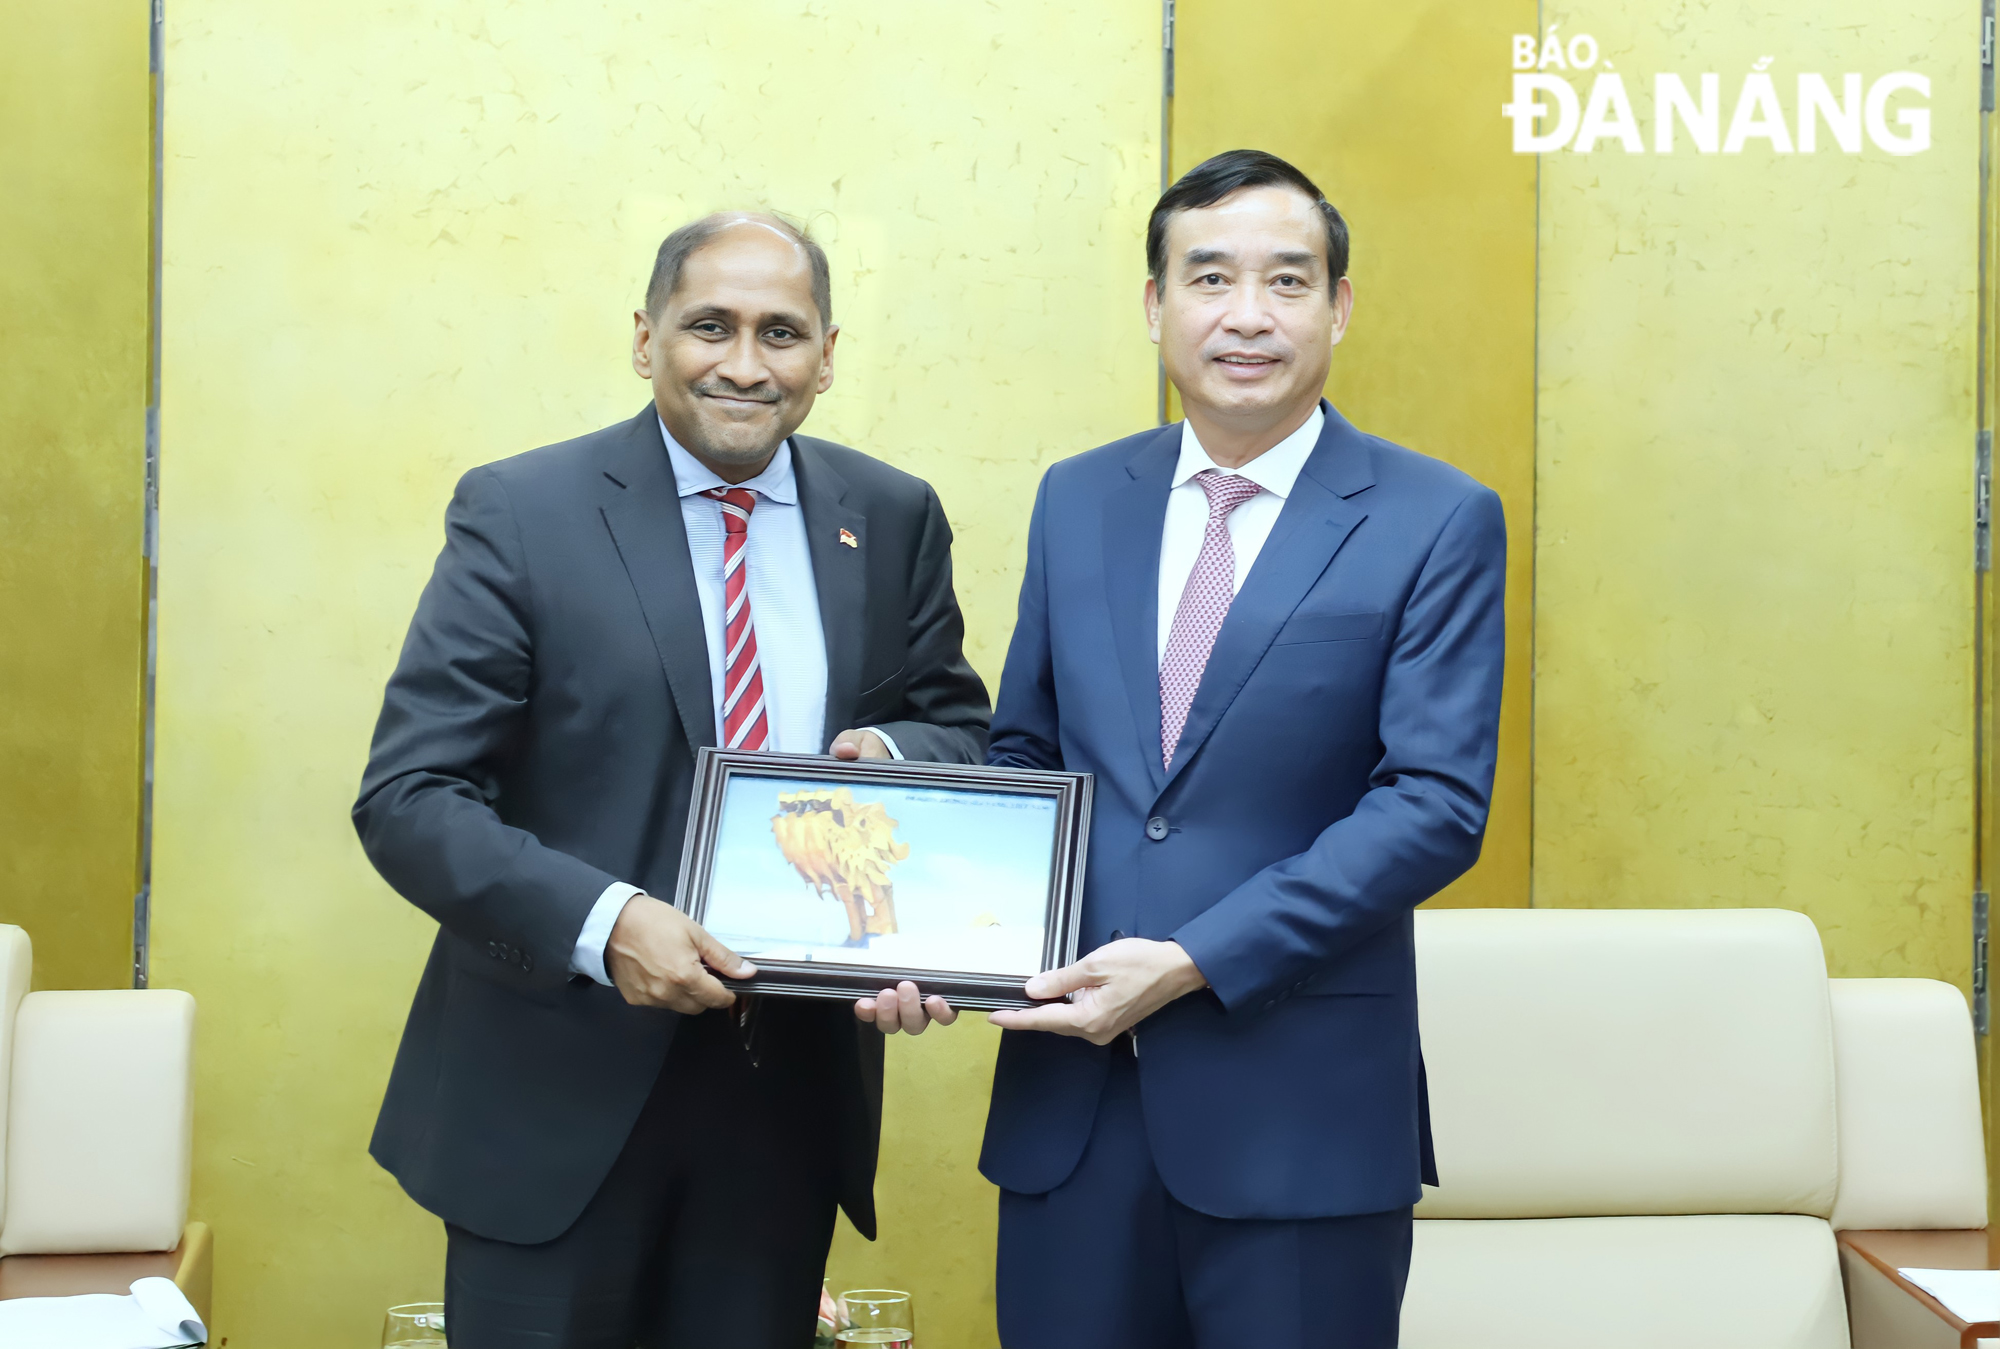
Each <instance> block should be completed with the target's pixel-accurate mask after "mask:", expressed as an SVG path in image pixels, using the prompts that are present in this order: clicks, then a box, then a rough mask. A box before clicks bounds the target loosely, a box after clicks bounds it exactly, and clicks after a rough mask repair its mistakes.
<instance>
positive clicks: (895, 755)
mask: <svg viewBox="0 0 2000 1349" xmlns="http://www.w3.org/2000/svg"><path fill="white" fill-rule="evenodd" d="M861 729H862V730H864V731H873V732H875V734H876V735H879V736H881V737H882V744H883V746H884V747H885V748H886V749H887V750H888V751H889V757H890V758H892V759H900V758H902V757H903V751H902V750H900V749H898V748H896V741H895V739H894V738H893V737H892V736H890V734H889V733H888V732H887V731H885V730H883V729H882V728H881V727H880V726H863V727H862V728H861Z"/></svg>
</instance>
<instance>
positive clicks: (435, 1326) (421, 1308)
mask: <svg viewBox="0 0 2000 1349" xmlns="http://www.w3.org/2000/svg"><path fill="white" fill-rule="evenodd" d="M382 1349H444V1304H443V1303H442V1302H408V1303H405V1304H403V1305H402V1306H400V1307H391V1308H389V1314H388V1315H387V1316H386V1317H384V1318H383V1319H382Z"/></svg>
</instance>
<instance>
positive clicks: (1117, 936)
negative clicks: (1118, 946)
mask: <svg viewBox="0 0 2000 1349" xmlns="http://www.w3.org/2000/svg"><path fill="white" fill-rule="evenodd" d="M1111 940H1113V941H1124V940H1125V929H1124V928H1122V927H1114V928H1112V929H1111Z"/></svg>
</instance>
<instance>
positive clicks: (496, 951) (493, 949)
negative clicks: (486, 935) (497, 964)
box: [486, 941, 506, 960]
mask: <svg viewBox="0 0 2000 1349" xmlns="http://www.w3.org/2000/svg"><path fill="white" fill-rule="evenodd" d="M486 954H487V955H489V956H492V957H493V958H494V959H495V960H504V959H506V957H505V956H503V955H501V954H500V943H499V942H497V941H490V942H487V943H486Z"/></svg>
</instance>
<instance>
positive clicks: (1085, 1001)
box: [986, 937, 1208, 1045]
mask: <svg viewBox="0 0 2000 1349" xmlns="http://www.w3.org/2000/svg"><path fill="white" fill-rule="evenodd" d="M1207 986H1208V980H1206V979H1204V978H1202V975H1201V971H1200V970H1199V969H1197V968H1196V967H1195V963H1194V958H1193V957H1191V956H1190V955H1188V953H1187V952H1186V951H1183V950H1182V949H1181V947H1180V943H1178V942H1171V941H1147V940H1146V939H1144V938H1143V937H1127V938H1125V939H1124V940H1123V941H1115V942H1112V943H1110V944H1109V945H1107V946H1100V947H1098V948H1097V949H1096V950H1095V951H1092V952H1091V953H1090V954H1089V955H1087V956H1085V957H1084V958H1083V959H1082V960H1079V961H1077V962H1076V964H1074V965H1065V966H1063V968H1061V969H1059V970H1050V971H1049V972H1048V973H1046V974H1038V975H1036V976H1035V977H1034V978H1032V979H1030V980H1028V996H1029V997H1031V998H1060V997H1061V996H1062V995H1063V994H1065V993H1070V994H1074V995H1075V996H1074V997H1073V998H1072V999H1071V1000H1070V1001H1069V1002H1057V1003H1050V1004H1049V1005H1048V1006H1046V1007H1020V1008H1014V1007H1010V1008H1007V1009H1006V1010H1005V1011H999V1012H989V1013H987V1015H986V1019H987V1020H988V1021H990V1022H992V1023H993V1024H994V1025H996V1026H999V1027H1001V1028H1002V1029H1003V1030H1045V1031H1052V1032H1054V1033H1055V1034H1057V1035H1078V1036H1081V1037H1083V1038H1084V1039H1086V1040H1088V1041H1090V1042H1091V1043H1092V1044H1094V1045H1108V1044H1110V1043H1111V1042H1112V1041H1113V1040H1115V1039H1117V1038H1118V1037H1119V1036H1120V1035H1122V1034H1124V1033H1125V1032H1126V1031H1128V1030H1130V1029H1132V1027H1134V1026H1136V1025H1138V1024H1139V1023H1140V1022H1141V1021H1144V1020H1145V1019H1146V1018H1147V1017H1149V1016H1151V1015H1152V1014H1153V1013H1155V1012H1157V1011H1159V1010H1160V1009H1161V1008H1162V1007H1165V1006H1166V1005H1167V1004H1168V1003H1170V1002H1172V1001H1173V1000H1174V999H1176V998H1181V997H1185V996H1187V995H1188V994H1190V993H1192V992H1194V991H1195V990H1196V989H1198V988H1206V987H1207Z"/></svg>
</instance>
